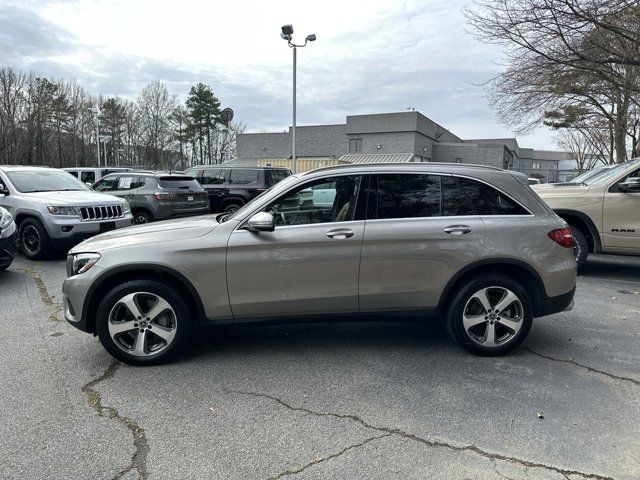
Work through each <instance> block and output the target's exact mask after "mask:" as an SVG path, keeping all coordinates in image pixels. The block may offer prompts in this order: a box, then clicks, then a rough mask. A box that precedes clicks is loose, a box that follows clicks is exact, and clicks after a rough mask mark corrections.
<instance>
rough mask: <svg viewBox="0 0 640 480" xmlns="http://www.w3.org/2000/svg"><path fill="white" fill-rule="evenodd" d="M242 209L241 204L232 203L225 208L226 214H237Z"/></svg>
mask: <svg viewBox="0 0 640 480" xmlns="http://www.w3.org/2000/svg"><path fill="white" fill-rule="evenodd" d="M241 207H242V205H240V204H239V203H230V204H229V205H227V206H226V207H224V213H236V212H237V211H238V210H240V208H241Z"/></svg>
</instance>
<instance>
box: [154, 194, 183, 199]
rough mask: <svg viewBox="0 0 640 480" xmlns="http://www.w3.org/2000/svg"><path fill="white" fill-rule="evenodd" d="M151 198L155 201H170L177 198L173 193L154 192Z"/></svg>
mask: <svg viewBox="0 0 640 480" xmlns="http://www.w3.org/2000/svg"><path fill="white" fill-rule="evenodd" d="M153 198H155V199H156V200H171V199H174V198H178V196H177V195H176V194H175V193H166V192H156V193H154V194H153Z"/></svg>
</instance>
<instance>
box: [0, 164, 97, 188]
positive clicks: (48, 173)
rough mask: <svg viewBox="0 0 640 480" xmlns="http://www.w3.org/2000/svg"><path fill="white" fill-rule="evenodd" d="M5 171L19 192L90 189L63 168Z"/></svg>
mask: <svg viewBox="0 0 640 480" xmlns="http://www.w3.org/2000/svg"><path fill="white" fill-rule="evenodd" d="M5 173H6V174H7V177H9V180H11V183H12V184H13V186H14V187H15V188H16V190H18V191H19V192H21V193H33V192H59V191H69V190H90V189H89V187H87V186H86V185H85V184H84V183H82V182H81V181H80V180H78V179H77V178H75V177H74V176H73V175H70V174H69V173H68V172H65V171H63V170H53V169H52V170H44V169H43V170H35V169H34V170H14V171H9V172H5Z"/></svg>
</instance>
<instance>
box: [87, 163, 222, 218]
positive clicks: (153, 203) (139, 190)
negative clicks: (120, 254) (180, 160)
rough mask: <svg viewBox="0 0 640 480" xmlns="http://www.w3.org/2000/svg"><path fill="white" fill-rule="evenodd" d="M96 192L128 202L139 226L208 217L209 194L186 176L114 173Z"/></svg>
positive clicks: (96, 187) (103, 180)
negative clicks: (156, 222)
mask: <svg viewBox="0 0 640 480" xmlns="http://www.w3.org/2000/svg"><path fill="white" fill-rule="evenodd" d="M93 189H94V190H96V191H98V192H105V193H110V194H111V195H115V196H117V197H120V198H124V199H125V200H127V201H128V202H129V205H130V206H131V212H132V214H133V221H134V223H136V224H141V223H149V222H151V221H154V220H167V219H170V218H178V217H189V216H192V215H204V214H207V213H209V199H208V197H207V192H206V191H205V190H204V189H203V188H202V187H201V186H200V185H199V184H198V182H197V181H196V180H194V179H193V177H189V176H186V175H176V174H165V173H162V174H158V173H148V172H126V173H112V174H110V175H107V176H105V177H103V178H102V179H101V180H100V181H98V182H96V184H95V185H94V186H93Z"/></svg>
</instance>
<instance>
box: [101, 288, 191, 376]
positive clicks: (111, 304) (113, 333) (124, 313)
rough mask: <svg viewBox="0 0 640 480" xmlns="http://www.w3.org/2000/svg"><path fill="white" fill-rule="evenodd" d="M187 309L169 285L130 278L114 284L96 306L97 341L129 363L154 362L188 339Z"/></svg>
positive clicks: (189, 320)
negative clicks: (98, 339)
mask: <svg viewBox="0 0 640 480" xmlns="http://www.w3.org/2000/svg"><path fill="white" fill-rule="evenodd" d="M191 326H192V324H191V319H190V309H189V306H188V305H187V304H186V303H185V301H184V300H183V298H182V295H180V292H179V290H177V289H176V288H175V287H172V286H171V285H167V284H164V283H159V282H156V281H154V280H146V279H142V280H133V281H130V282H127V283H125V284H122V285H119V286H117V287H114V288H113V289H112V290H111V291H110V292H108V293H107V295H106V296H105V297H104V299H103V300H102V302H100V305H99V307H98V312H97V316H96V330H97V333H98V337H99V338H100V342H101V343H102V345H103V346H104V348H105V349H107V351H108V352H109V353H110V354H111V355H113V356H114V357H115V358H117V359H119V360H121V361H123V362H125V363H128V364H130V365H153V364H158V363H162V362H165V361H167V360H168V359H170V358H171V357H173V356H174V355H175V354H176V353H177V352H178V351H179V350H180V348H181V347H182V346H183V345H184V344H185V343H186V342H187V340H188V339H189V334H190V332H191Z"/></svg>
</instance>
